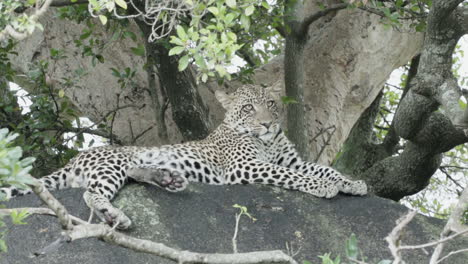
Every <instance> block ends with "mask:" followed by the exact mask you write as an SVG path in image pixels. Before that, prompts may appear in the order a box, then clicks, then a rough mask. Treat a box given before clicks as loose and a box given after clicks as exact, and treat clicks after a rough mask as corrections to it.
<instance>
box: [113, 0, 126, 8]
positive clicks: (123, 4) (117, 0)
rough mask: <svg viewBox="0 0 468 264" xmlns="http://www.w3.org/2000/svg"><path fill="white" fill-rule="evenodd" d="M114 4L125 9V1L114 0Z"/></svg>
mask: <svg viewBox="0 0 468 264" xmlns="http://www.w3.org/2000/svg"><path fill="white" fill-rule="evenodd" d="M115 4H117V5H118V6H120V7H121V8H123V9H127V3H126V2H125V1H124V0H115Z"/></svg>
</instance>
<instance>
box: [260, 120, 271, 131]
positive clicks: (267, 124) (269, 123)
mask: <svg viewBox="0 0 468 264" xmlns="http://www.w3.org/2000/svg"><path fill="white" fill-rule="evenodd" d="M271 123H272V122H271V121H270V122H262V123H261V125H262V126H264V127H266V128H267V129H269V128H270V126H271Z"/></svg>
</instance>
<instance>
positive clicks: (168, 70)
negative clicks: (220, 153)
mask: <svg viewBox="0 0 468 264" xmlns="http://www.w3.org/2000/svg"><path fill="white" fill-rule="evenodd" d="M136 23H137V24H138V26H139V27H140V29H141V30H142V32H143V33H144V35H145V39H147V38H148V37H149V35H150V34H151V30H152V29H151V26H149V25H147V24H146V23H145V22H143V21H140V20H136ZM146 52H147V57H148V58H151V60H153V61H154V66H156V68H157V69H158V75H159V79H160V85H161V86H162V87H161V89H164V91H165V94H166V95H167V99H168V100H169V102H170V104H171V106H172V119H173V120H174V122H175V123H176V125H177V127H178V128H179V131H180V132H181V134H182V136H183V138H184V140H197V139H203V138H205V137H206V136H208V133H209V131H210V129H212V125H211V121H210V119H209V116H208V108H207V107H206V106H205V104H204V102H203V101H202V99H201V96H200V94H199V92H198V87H197V84H196V82H195V78H194V76H193V72H192V71H191V69H190V68H187V69H186V70H184V71H182V72H179V70H178V61H179V57H178V56H169V55H168V53H169V50H168V49H167V44H163V43H148V44H147V45H146ZM163 103H164V102H163Z"/></svg>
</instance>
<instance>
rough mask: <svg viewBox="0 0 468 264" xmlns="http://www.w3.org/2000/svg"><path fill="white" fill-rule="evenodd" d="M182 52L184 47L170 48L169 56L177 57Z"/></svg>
mask: <svg viewBox="0 0 468 264" xmlns="http://www.w3.org/2000/svg"><path fill="white" fill-rule="evenodd" d="M184 50H185V48H184V47H181V46H177V47H174V48H172V49H171V50H169V56H173V55H179V54H180V53H182V52H183V51H184Z"/></svg>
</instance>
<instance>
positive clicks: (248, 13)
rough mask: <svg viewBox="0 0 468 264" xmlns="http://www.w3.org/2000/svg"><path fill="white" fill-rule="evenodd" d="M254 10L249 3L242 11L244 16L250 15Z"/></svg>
mask: <svg viewBox="0 0 468 264" xmlns="http://www.w3.org/2000/svg"><path fill="white" fill-rule="evenodd" d="M254 11H255V6H253V5H250V6H248V7H247V8H246V9H245V11H244V13H245V15H246V16H250V15H252V14H253V12H254Z"/></svg>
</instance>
